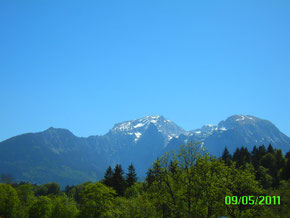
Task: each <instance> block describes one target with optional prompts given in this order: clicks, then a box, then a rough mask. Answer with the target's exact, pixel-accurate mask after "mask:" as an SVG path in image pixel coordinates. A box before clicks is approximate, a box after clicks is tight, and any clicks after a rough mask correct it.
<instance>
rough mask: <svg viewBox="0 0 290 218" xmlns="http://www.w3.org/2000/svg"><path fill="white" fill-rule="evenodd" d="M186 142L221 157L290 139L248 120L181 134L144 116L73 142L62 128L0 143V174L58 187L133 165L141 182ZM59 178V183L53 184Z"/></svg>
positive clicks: (285, 144)
mask: <svg viewBox="0 0 290 218" xmlns="http://www.w3.org/2000/svg"><path fill="white" fill-rule="evenodd" d="M189 141H200V142H201V143H202V144H203V145H204V146H205V147H206V148H207V150H208V151H209V152H210V153H211V154H213V155H216V156H220V155H221V153H222V151H223V149H224V147H227V148H228V149H229V151H230V152H233V151H234V150H235V149H236V148H237V147H241V146H245V147H248V148H249V149H250V148H251V147H252V146H254V145H262V144H264V145H267V144H270V143H271V144H272V145H273V147H274V148H279V149H282V151H283V152H287V151H288V150H289V149H290V138H289V137H288V136H286V135H285V134H283V133H282V132H280V131H279V129H278V128H277V127H276V126H275V125H274V124H273V123H271V122H270V121H267V120H263V119H260V118H257V117H254V116H250V115H233V116H230V117H228V118H227V119H226V120H223V121H220V122H219V123H218V125H216V126H215V125H212V124H206V125H204V126H202V127H201V128H198V129H195V130H190V131H185V130H184V129H183V128H181V127H180V126H178V125H177V124H175V123H174V122H173V121H170V120H167V119H166V118H165V117H163V116H160V115H157V116H145V117H142V118H139V119H135V120H131V121H125V122H120V123H117V124H115V125H114V126H113V128H112V129H110V130H109V131H108V132H107V133H106V134H104V135H94V136H89V137H78V136H75V135H74V134H73V133H72V132H71V131H69V130H68V129H64V128H54V127H50V128H48V129H46V130H44V131H42V132H37V133H26V134H21V135H18V136H14V137H11V138H9V139H6V140H4V141H2V142H0V173H10V174H12V175H14V177H15V178H16V179H18V180H25V181H30V182H36V183H43V182H48V181H57V182H59V183H60V184H61V185H65V184H77V183H81V182H83V181H87V180H94V179H97V180H99V179H101V178H102V176H103V173H104V171H105V169H106V168H107V167H108V166H109V165H112V166H114V165H115V164H117V163H119V164H120V163H121V164H122V166H125V167H127V166H128V165H129V164H130V163H131V162H132V163H133V164H134V165H135V166H136V170H137V173H138V174H139V175H141V177H142V176H144V175H145V173H146V171H147V169H148V168H149V167H150V166H151V164H152V162H153V161H154V160H155V159H156V158H157V157H159V156H161V155H162V154H164V153H165V152H167V151H170V150H176V149H178V146H179V145H181V144H184V143H187V142H189ZM54 177H55V178H57V179H54Z"/></svg>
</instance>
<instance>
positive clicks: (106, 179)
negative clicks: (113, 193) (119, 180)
mask: <svg viewBox="0 0 290 218" xmlns="http://www.w3.org/2000/svg"><path fill="white" fill-rule="evenodd" d="M112 179H113V170H112V167H111V166H109V167H108V169H107V170H106V172H105V175H104V179H103V184H104V185H106V186H108V187H113V181H112Z"/></svg>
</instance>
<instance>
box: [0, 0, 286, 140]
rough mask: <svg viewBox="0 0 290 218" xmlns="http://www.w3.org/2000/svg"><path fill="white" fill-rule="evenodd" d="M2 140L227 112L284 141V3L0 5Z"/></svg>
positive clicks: (192, 122) (204, 119)
mask: <svg viewBox="0 0 290 218" xmlns="http://www.w3.org/2000/svg"><path fill="white" fill-rule="evenodd" d="M0 33H1V34H0V101H1V105H0V141H2V140H4V139H7V138H9V137H11V136H14V135H17V134H21V133H26V132H37V131H43V130H45V129H47V128H48V127H50V126H53V127H60V128H67V129H69V130H71V131H72V132H73V133H74V134H75V135H77V136H89V135H97V134H98V135H100V134H105V133H106V132H107V131H108V130H109V129H110V128H112V126H113V125H114V124H115V123H117V122H122V121H126V120H131V119H135V118H139V117H142V116H146V115H159V114H160V115H163V116H165V117H166V118H167V119H170V120H172V121H174V122H176V123H177V124H178V125H180V126H181V127H183V128H184V129H186V130H190V129H195V128H199V127H201V126H202V125H203V124H206V123H212V124H217V123H218V122H219V121H221V120H224V119H226V118H227V117H228V116H230V115H233V114H245V115H253V116H257V117H260V118H264V119H267V120H270V121H272V122H273V123H274V124H275V125H276V126H277V127H278V128H279V129H280V130H281V131H282V132H284V133H285V134H287V135H288V136H290V1H289V0H285V1H272V0H271V1H266V0H260V1H253V0H248V1H246V0H243V1H232V0H229V1H223V0H219V1H204V0H201V1H169V0H163V1H158V0H152V1H150V0H146V1H136V0H134V1H125V0H122V1H119V0H118V1H117V0H116V1H109V0H106V1H105V0H104V1H44V0H41V1H39V0H38V1H13V0H9V1H8V0H2V1H1V2H0Z"/></svg>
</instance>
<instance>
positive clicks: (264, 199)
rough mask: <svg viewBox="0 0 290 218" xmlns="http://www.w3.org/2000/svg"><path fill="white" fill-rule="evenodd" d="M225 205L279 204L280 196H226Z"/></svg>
mask: <svg viewBox="0 0 290 218" xmlns="http://www.w3.org/2000/svg"><path fill="white" fill-rule="evenodd" d="M225 204H226V205H280V196H263V195H260V196H226V197H225Z"/></svg>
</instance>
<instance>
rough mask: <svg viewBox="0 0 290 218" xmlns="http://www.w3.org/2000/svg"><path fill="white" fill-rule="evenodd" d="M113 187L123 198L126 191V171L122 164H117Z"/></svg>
mask: <svg viewBox="0 0 290 218" xmlns="http://www.w3.org/2000/svg"><path fill="white" fill-rule="evenodd" d="M112 187H113V188H114V189H115V190H116V192H117V194H118V195H121V196H123V195H124V191H125V189H126V182H125V179H124V171H123V169H122V166H121V165H120V164H116V166H115V168H114V172H113V176H112Z"/></svg>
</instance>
